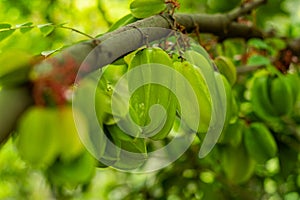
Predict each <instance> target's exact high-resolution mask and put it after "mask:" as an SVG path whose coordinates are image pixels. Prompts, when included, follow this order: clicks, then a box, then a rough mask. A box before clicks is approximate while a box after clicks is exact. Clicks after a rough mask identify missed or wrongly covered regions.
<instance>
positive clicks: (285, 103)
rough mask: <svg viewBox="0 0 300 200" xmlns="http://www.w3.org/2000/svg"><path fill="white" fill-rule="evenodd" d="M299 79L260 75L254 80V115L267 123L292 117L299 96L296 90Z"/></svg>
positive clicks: (252, 90) (252, 95)
mask: <svg viewBox="0 0 300 200" xmlns="http://www.w3.org/2000/svg"><path fill="white" fill-rule="evenodd" d="M297 83H299V82H298V78H297V77H292V76H291V75H289V76H284V75H278V76H275V77H274V76H273V77H272V76H270V75H260V76H257V77H255V78H254V80H253V85H252V88H251V102H252V106H253V111H254V113H255V114H256V115H257V116H258V117H260V118H261V119H263V120H265V121H277V120H278V118H279V117H282V116H286V115H290V114H291V112H292V111H293V108H294V105H295V103H296V98H297V96H298V94H299V92H298V90H296V89H295V86H294V84H296V85H297Z"/></svg>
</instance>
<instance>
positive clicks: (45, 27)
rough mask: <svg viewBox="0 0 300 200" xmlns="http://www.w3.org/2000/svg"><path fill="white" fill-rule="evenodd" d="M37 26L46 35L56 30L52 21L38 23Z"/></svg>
mask: <svg viewBox="0 0 300 200" xmlns="http://www.w3.org/2000/svg"><path fill="white" fill-rule="evenodd" d="M37 27H38V28H39V29H40V31H41V32H42V33H43V35H44V36H45V37H46V36H48V35H50V34H51V33H52V32H53V30H54V25H53V24H52V23H48V24H42V25H38V26H37Z"/></svg>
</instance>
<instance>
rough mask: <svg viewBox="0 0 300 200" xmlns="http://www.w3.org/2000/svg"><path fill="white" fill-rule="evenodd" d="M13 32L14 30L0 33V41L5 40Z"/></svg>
mask: <svg viewBox="0 0 300 200" xmlns="http://www.w3.org/2000/svg"><path fill="white" fill-rule="evenodd" d="M13 32H15V30H5V31H0V41H2V40H4V39H5V38H7V37H8V36H10V35H11V34H13Z"/></svg>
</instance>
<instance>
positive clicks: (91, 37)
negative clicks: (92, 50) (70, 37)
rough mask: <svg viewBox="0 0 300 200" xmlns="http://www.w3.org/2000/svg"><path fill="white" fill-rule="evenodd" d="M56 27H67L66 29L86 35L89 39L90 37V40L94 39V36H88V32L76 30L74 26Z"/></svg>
mask: <svg viewBox="0 0 300 200" xmlns="http://www.w3.org/2000/svg"><path fill="white" fill-rule="evenodd" d="M56 28H64V29H68V30H71V31H74V32H76V33H79V34H81V35H84V36H86V37H88V38H90V39H92V40H95V39H96V38H94V37H93V36H90V35H88V34H86V33H84V32H82V31H79V30H77V29H75V28H72V27H68V26H57V27H56Z"/></svg>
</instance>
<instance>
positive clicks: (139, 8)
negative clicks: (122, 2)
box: [130, 0, 166, 18]
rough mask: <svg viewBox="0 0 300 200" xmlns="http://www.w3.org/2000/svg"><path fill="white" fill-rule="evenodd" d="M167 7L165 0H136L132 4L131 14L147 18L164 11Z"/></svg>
mask: <svg viewBox="0 0 300 200" xmlns="http://www.w3.org/2000/svg"><path fill="white" fill-rule="evenodd" d="M165 8H166V4H165V1H164V0H134V1H133V2H132V3H131V4H130V11H131V14H132V15H133V16H134V17H136V18H146V17H150V16H152V15H156V14H158V13H160V12H162V11H163V10H164V9H165Z"/></svg>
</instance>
